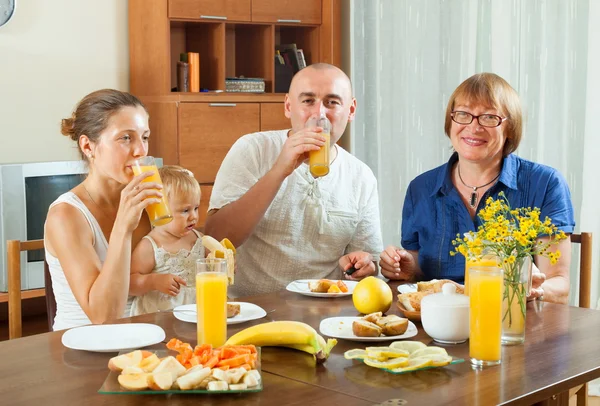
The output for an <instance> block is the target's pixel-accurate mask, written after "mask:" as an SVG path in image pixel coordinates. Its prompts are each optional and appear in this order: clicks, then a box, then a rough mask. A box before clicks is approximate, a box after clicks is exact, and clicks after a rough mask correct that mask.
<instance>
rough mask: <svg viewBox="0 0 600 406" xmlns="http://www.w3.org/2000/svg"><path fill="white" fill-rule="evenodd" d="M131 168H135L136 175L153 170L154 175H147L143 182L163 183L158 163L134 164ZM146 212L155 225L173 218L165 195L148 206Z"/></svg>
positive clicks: (163, 223) (165, 222) (162, 223)
mask: <svg viewBox="0 0 600 406" xmlns="http://www.w3.org/2000/svg"><path fill="white" fill-rule="evenodd" d="M131 169H133V173H134V175H136V176H137V175H139V174H141V173H144V172H150V171H153V172H154V175H152V176H150V177H147V178H146V179H144V180H143V182H156V183H160V184H161V185H162V180H161V179H160V175H159V174H158V168H157V167H156V165H134V166H133V167H132V168H131ZM146 212H147V213H148V217H149V218H150V223H151V224H152V225H153V226H162V225H165V224H167V223H169V222H170V221H171V220H173V216H172V215H171V210H169V206H168V205H167V199H166V196H163V198H162V199H161V202H160V203H154V204H151V205H149V206H148V207H146Z"/></svg>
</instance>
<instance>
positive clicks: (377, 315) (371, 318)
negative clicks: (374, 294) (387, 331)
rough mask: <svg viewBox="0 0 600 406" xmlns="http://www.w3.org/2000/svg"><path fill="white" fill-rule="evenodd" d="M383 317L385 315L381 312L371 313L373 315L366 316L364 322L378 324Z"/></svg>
mask: <svg viewBox="0 0 600 406" xmlns="http://www.w3.org/2000/svg"><path fill="white" fill-rule="evenodd" d="M382 316H383V313H381V312H376V313H371V314H367V315H366V316H364V317H363V320H366V321H368V322H371V323H375V324H378V323H377V320H379V319H380V318H381V317H382Z"/></svg>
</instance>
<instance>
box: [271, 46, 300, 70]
mask: <svg viewBox="0 0 600 406" xmlns="http://www.w3.org/2000/svg"><path fill="white" fill-rule="evenodd" d="M275 51H279V53H280V54H281V56H283V59H284V60H285V63H286V65H287V64H289V65H290V66H291V67H292V69H293V70H294V73H296V72H298V71H299V70H300V69H302V68H301V67H300V66H301V65H300V60H299V58H298V47H297V46H296V44H279V45H275ZM288 61H289V62H288ZM305 64H306V63H305Z"/></svg>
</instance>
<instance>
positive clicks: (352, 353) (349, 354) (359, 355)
mask: <svg viewBox="0 0 600 406" xmlns="http://www.w3.org/2000/svg"><path fill="white" fill-rule="evenodd" d="M344 358H346V359H365V358H367V352H366V351H365V350H361V349H354V350H348V351H346V352H345V353H344Z"/></svg>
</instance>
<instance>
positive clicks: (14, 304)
mask: <svg viewBox="0 0 600 406" xmlns="http://www.w3.org/2000/svg"><path fill="white" fill-rule="evenodd" d="M6 246H7V265H8V338H9V340H12V339H13V338H19V337H21V336H22V334H23V325H22V317H21V251H33V250H41V249H44V240H31V241H20V240H8V241H7V243H6Z"/></svg>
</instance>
